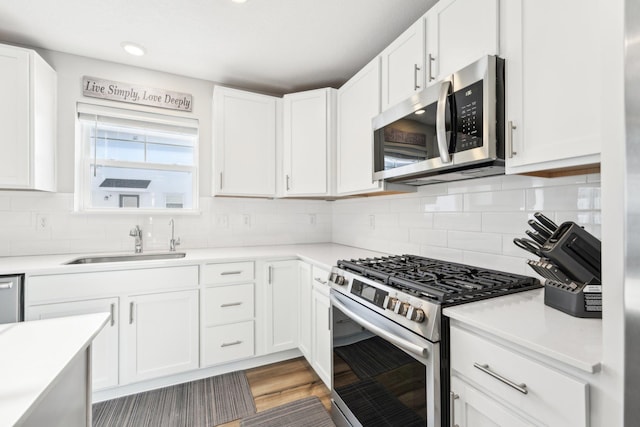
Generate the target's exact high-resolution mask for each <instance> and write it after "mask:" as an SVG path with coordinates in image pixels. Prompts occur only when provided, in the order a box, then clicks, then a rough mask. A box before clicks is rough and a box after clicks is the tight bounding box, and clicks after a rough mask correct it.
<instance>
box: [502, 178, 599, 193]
mask: <svg viewBox="0 0 640 427" xmlns="http://www.w3.org/2000/svg"><path fill="white" fill-rule="evenodd" d="M586 182H587V176H586V175H574V176H563V177H558V178H543V177H537V176H526V175H505V176H503V177H502V189H503V190H513V189H525V188H537V187H558V186H565V185H571V184H584V183H586Z"/></svg>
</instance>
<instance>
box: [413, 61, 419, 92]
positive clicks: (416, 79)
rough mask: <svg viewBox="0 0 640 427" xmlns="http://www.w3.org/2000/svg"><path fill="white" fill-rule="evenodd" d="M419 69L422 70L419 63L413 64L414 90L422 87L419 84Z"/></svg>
mask: <svg viewBox="0 0 640 427" xmlns="http://www.w3.org/2000/svg"><path fill="white" fill-rule="evenodd" d="M418 71H420V67H418V64H413V90H418V89H420V85H419V84H418Z"/></svg>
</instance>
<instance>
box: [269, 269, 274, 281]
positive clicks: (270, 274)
mask: <svg viewBox="0 0 640 427" xmlns="http://www.w3.org/2000/svg"><path fill="white" fill-rule="evenodd" d="M272 270H273V267H271V266H269V284H271V276H272V273H271V271H272Z"/></svg>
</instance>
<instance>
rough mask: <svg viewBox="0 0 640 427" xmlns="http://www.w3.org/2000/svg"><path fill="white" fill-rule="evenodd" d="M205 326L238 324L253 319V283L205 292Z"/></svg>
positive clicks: (210, 289)
mask: <svg viewBox="0 0 640 427" xmlns="http://www.w3.org/2000/svg"><path fill="white" fill-rule="evenodd" d="M204 313H205V314H204V316H205V319H204V320H205V325H221V324H224V323H236V322H240V321H242V320H250V319H252V318H253V283H247V284H245V285H232V286H222V287H215V288H207V289H205V290H204Z"/></svg>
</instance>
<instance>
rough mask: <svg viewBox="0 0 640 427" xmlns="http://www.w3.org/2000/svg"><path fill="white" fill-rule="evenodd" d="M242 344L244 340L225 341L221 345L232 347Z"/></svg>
mask: <svg viewBox="0 0 640 427" xmlns="http://www.w3.org/2000/svg"><path fill="white" fill-rule="evenodd" d="M238 344H242V341H233V342H223V343H222V344H221V345H220V347H231V346H232V345H238Z"/></svg>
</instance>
